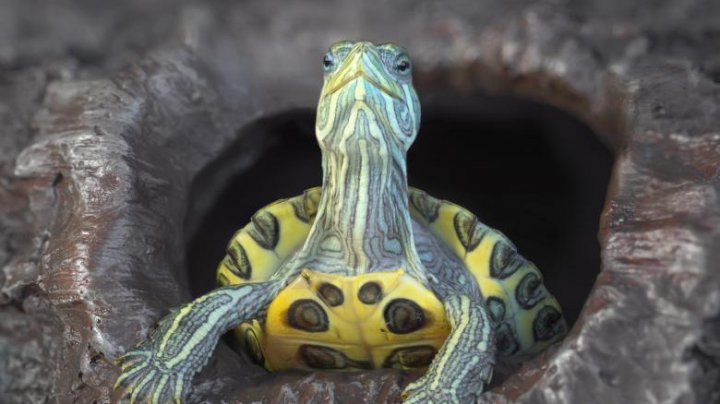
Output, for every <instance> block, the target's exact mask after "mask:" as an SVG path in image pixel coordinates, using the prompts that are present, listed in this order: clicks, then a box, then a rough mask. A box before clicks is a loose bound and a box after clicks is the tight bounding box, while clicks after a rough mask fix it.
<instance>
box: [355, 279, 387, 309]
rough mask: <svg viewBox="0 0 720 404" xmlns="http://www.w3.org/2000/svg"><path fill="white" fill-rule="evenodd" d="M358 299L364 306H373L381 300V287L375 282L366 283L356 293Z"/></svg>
mask: <svg viewBox="0 0 720 404" xmlns="http://www.w3.org/2000/svg"><path fill="white" fill-rule="evenodd" d="M358 299H360V301H361V302H363V303H365V304H375V303H377V302H379V301H380V299H382V286H380V285H379V284H378V283H377V282H368V283H366V284H364V285H362V287H360V290H359V291H358Z"/></svg>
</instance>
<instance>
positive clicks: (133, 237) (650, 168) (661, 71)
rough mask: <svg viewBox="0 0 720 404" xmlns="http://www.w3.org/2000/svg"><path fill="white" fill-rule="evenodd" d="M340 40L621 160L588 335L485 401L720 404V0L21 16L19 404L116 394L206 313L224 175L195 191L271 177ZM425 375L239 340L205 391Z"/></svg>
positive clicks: (14, 273)
mask: <svg viewBox="0 0 720 404" xmlns="http://www.w3.org/2000/svg"><path fill="white" fill-rule="evenodd" d="M178 4H180V5H178ZM342 38H365V39H370V40H377V41H381V42H382V41H387V40H392V41H394V42H397V43H401V44H403V45H404V46H406V47H407V48H408V49H410V50H411V52H412V55H413V59H414V62H415V66H416V70H417V71H418V75H417V79H416V83H417V87H418V88H419V91H420V92H422V91H436V90H438V89H440V90H443V91H452V92H454V93H463V92H473V91H478V90H483V91H487V92H491V93H502V94H511V95H517V96H522V97H529V98H532V99H535V100H538V101H541V102H544V103H549V104H551V105H555V106H558V107H560V108H563V109H566V110H568V111H571V112H572V113H574V114H576V115H577V116H579V117H581V118H582V119H583V120H584V121H585V122H586V123H587V124H588V125H590V126H591V127H592V128H593V129H594V130H595V131H596V132H597V133H598V136H600V138H601V139H602V141H603V142H605V143H606V144H608V145H610V146H611V147H612V148H613V149H614V150H615V155H616V162H615V167H614V173H613V178H612V181H611V183H610V184H609V190H608V195H607V199H606V205H605V210H604V213H603V215H602V217H601V218H600V219H599V220H600V227H601V233H600V243H601V248H602V259H603V264H602V272H601V274H600V276H599V277H598V279H597V281H596V283H595V286H594V288H593V290H592V292H591V294H590V296H589V298H588V300H587V303H586V305H585V307H584V309H583V311H582V313H581V315H580V317H579V319H578V321H577V322H576V323H575V325H574V327H573V329H572V331H571V333H570V335H569V336H568V338H566V340H565V341H564V342H563V343H562V344H560V345H559V346H557V347H554V348H553V349H552V350H550V351H548V352H546V353H545V354H543V355H541V356H540V357H538V358H535V359H534V360H532V361H530V362H528V363H526V364H524V365H523V366H522V368H520V369H519V370H518V371H517V372H514V373H512V374H510V375H505V376H504V377H502V378H499V379H498V380H497V381H496V383H495V384H494V386H493V387H492V389H491V391H490V392H489V393H487V394H485V395H484V396H483V400H484V401H487V402H507V401H512V402H532V403H535V402H539V403H543V402H548V403H550V402H558V401H562V402H588V403H591V402H627V403H635V402H690V403H692V402H697V403H704V402H717V401H720V370H719V369H718V362H719V361H720V320H719V318H720V271H718V268H717V265H718V264H717V262H720V256H718V254H720V253H719V252H720V204H719V203H718V191H719V190H720V179H719V178H718V173H719V172H720V171H719V169H720V157H719V156H720V129H718V128H720V111H719V109H720V84H719V83H720V59H718V57H717V55H716V54H717V49H720V5H718V4H717V2H715V1H711V0H705V1H702V0H681V1H661V2H649V1H648V2H643V3H642V4H638V3H637V2H628V1H619V0H611V1H603V2H591V1H585V2H583V1H581V2H573V3H572V4H569V5H563V4H556V3H553V4H545V3H541V2H530V1H517V2H496V1H485V2H477V1H461V0H459V1H454V2H446V3H442V4H434V3H430V2H427V3H417V2H404V1H394V2H390V3H383V5H382V9H379V8H370V7H368V6H366V5H364V4H363V3H360V2H353V1H342V2H339V3H337V5H336V6H335V7H325V6H324V5H321V4H319V3H318V4H315V3H302V4H294V3H290V4H286V3H285V2H283V5H282V6H280V5H278V4H276V3H275V2H270V1H251V2H243V3H242V4H236V2H230V1H227V2H223V1H217V2H212V3H210V4H206V5H197V4H189V3H188V4H184V3H179V2H170V1H161V0H156V1H130V2H117V4H116V5H113V6H112V7H109V8H108V7H106V6H104V5H103V6H100V5H95V2H92V1H78V2H70V1H59V2H51V3H47V4H45V3H42V4H39V3H34V2H33V3H32V4H31V3H30V2H25V1H22V0H6V1H4V2H1V3H0V68H1V69H2V70H0V269H1V270H0V292H1V293H0V317H1V318H2V321H0V401H2V402H8V403H14V402H18V403H20V402H38V401H43V400H49V401H51V402H62V403H65V402H93V401H95V400H97V401H98V402H106V401H109V400H111V397H112V391H111V387H112V384H113V382H114V378H115V377H116V376H117V368H116V367H115V366H114V365H113V363H112V359H114V358H115V357H117V356H118V355H119V354H120V353H121V352H124V351H125V350H127V349H128V348H130V347H132V346H133V345H134V344H136V343H137V342H139V341H140V340H141V339H143V338H144V337H145V336H146V335H147V333H148V331H149V330H150V329H151V327H152V326H153V324H154V323H155V322H156V321H157V319H159V318H160V317H161V316H162V315H164V314H165V313H167V311H168V310H169V308H171V307H175V306H178V305H179V304H180V303H181V302H184V301H187V300H189V299H190V295H189V292H188V287H187V281H186V271H185V262H184V253H183V251H184V249H185V242H186V238H187V236H188V234H189V233H192V230H193V229H194V228H195V227H196V226H197V224H198V223H197V221H198V220H200V219H198V212H203V210H204V209H205V208H206V207H207V205H208V204H210V203H211V200H212V198H213V196H214V195H217V192H218V188H219V187H220V186H221V184H222V183H223V181H224V180H223V179H222V178H215V179H213V181H209V182H204V183H203V184H196V185H195V187H194V188H192V189H193V190H195V191H196V192H197V193H200V194H202V195H201V196H199V197H195V198H194V199H193V201H192V205H190V195H189V193H190V190H191V184H192V183H193V181H194V180H195V179H197V178H198V176H199V175H201V170H202V169H203V168H205V167H207V166H208V165H209V164H211V163H212V162H213V161H214V160H215V159H216V158H217V157H218V156H220V155H221V153H222V152H223V151H224V150H226V149H227V148H228V147H230V145H231V144H234V145H241V147H237V148H234V149H232V150H233V152H234V153H235V154H234V160H233V161H234V170H235V171H236V172H238V171H242V170H243V169H245V168H247V167H249V166H251V165H252V164H253V163H254V162H255V161H256V160H257V158H258V156H260V155H262V153H263V152H264V151H265V150H267V148H268V147H269V146H270V145H271V144H272V142H273V141H275V139H274V138H272V137H257V136H255V137H253V136H252V131H251V130H249V129H248V128H252V127H253V126H252V125H254V124H255V123H256V122H258V120H262V119H266V118H271V117H274V116H277V115H278V114H280V113H284V112H287V111H292V110H295V109H298V108H314V105H315V103H316V97H317V94H318V92H319V88H320V78H321V76H320V68H319V66H320V63H319V60H320V59H319V58H320V55H322V54H323V52H324V50H325V48H326V47H327V45H329V43H330V42H332V41H334V40H337V39H342ZM318 164H319V162H318ZM228 175H229V174H228ZM428 191H432V190H428ZM268 202H270V201H268ZM188 212H189V213H188ZM186 218H187V222H186ZM567 287H572V285H567ZM410 378H411V377H410V376H409V375H405V374H403V373H402V372H396V371H384V372H377V373H358V374H338V373H317V374H299V373H282V374H276V375H269V374H267V373H265V372H264V371H262V370H261V369H259V368H257V367H255V366H253V365H250V364H249V363H248V362H247V361H246V360H245V359H244V358H243V357H242V356H240V355H236V354H235V353H233V352H231V351H230V350H229V349H228V348H227V347H226V346H224V345H221V347H220V348H219V350H218V352H216V354H215V355H214V357H213V359H212V361H211V363H210V365H209V366H208V368H207V369H206V370H205V371H204V372H203V373H201V375H200V377H199V378H198V379H197V380H196V382H195V385H194V386H195V387H194V392H193V395H192V396H191V398H190V401H200V400H208V401H210V402H218V401H220V400H221V399H224V400H230V401H237V402H250V401H253V400H265V401H268V402H286V401H289V402H293V401H295V402H306V401H316V402H333V401H337V402H344V401H345V402H357V401H362V400H365V401H368V402H377V401H384V400H385V401H393V400H397V399H398V395H399V392H400V390H401V387H402V386H404V385H406V384H407V383H408V381H409V380H410Z"/></svg>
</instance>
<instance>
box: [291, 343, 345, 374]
mask: <svg viewBox="0 0 720 404" xmlns="http://www.w3.org/2000/svg"><path fill="white" fill-rule="evenodd" d="M299 352H300V357H302V359H303V361H304V362H305V364H306V365H308V366H309V367H311V368H313V369H345V368H346V367H347V366H348V363H347V357H346V356H345V354H343V353H342V352H339V351H337V350H335V349H332V348H328V347H324V346H320V345H303V346H301V347H300V351H299Z"/></svg>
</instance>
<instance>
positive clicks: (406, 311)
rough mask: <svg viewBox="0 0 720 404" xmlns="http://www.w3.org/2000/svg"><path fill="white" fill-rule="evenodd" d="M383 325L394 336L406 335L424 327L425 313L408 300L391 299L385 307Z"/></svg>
mask: <svg viewBox="0 0 720 404" xmlns="http://www.w3.org/2000/svg"><path fill="white" fill-rule="evenodd" d="M384 317H385V324H386V325H387V327H388V330H390V331H391V332H393V333H395V334H408V333H411V332H413V331H417V330H419V329H420V328H422V327H423V326H424V325H425V313H424V312H423V310H422V308H420V306H418V305H417V303H415V302H413V301H412V300H408V299H393V300H392V301H390V303H388V305H387V306H386V307H385V313H384Z"/></svg>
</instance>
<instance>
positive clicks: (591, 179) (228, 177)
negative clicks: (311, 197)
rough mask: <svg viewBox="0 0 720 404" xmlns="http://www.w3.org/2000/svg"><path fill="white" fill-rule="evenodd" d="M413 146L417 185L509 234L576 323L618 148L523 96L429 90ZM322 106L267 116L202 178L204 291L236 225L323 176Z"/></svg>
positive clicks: (200, 289) (195, 265)
mask: <svg viewBox="0 0 720 404" xmlns="http://www.w3.org/2000/svg"><path fill="white" fill-rule="evenodd" d="M421 101H422V105H423V118H422V125H421V126H422V129H421V131H420V134H419V135H418V138H417V140H416V142H415V144H414V145H413V147H412V148H411V149H410V152H409V155H408V177H409V183H410V185H411V186H415V187H418V188H422V189H424V190H425V191H427V192H428V193H429V194H431V195H433V196H435V197H438V198H442V199H447V200H450V201H453V202H455V203H457V204H459V205H462V206H464V207H465V208H467V209H469V210H471V211H472V212H474V213H475V214H476V215H477V216H478V218H479V219H480V220H481V221H483V222H485V223H486V224H488V225H490V226H492V227H495V228H496V229H498V230H500V231H502V232H503V233H505V234H506V235H507V236H508V237H509V238H510V239H511V240H512V241H513V242H514V243H515V244H516V245H517V247H518V249H519V251H520V253H521V254H523V256H525V257H526V258H528V259H529V260H531V261H533V262H535V263H536V264H537V265H538V267H539V268H540V270H541V271H542V272H543V275H544V277H545V282H546V285H547V287H548V288H549V290H550V291H551V292H552V293H553V294H554V295H555V296H556V297H557V298H558V300H559V301H560V304H561V305H562V307H563V310H564V312H565V316H566V318H567V320H568V321H569V323H570V324H572V323H573V322H574V321H575V319H576V318H577V316H578V314H579V312H580V310H581V309H582V306H583V304H584V302H585V299H586V297H587V296H588V295H589V292H590V289H591V287H592V285H593V283H594V281H595V278H596V276H597V274H598V273H599V270H600V250H599V245H598V242H597V232H598V221H599V217H600V213H601V210H602V206H603V203H604V199H605V191H606V187H607V184H608V181H609V176H610V170H611V165H612V155H611V153H610V152H609V151H608V149H607V148H606V147H605V146H604V145H603V144H602V143H600V141H599V140H598V138H597V137H596V136H595V135H594V134H593V133H592V131H590V130H589V129H588V128H587V127H586V126H585V125H583V124H582V123H581V122H579V121H578V120H576V119H575V118H573V117H572V116H570V115H569V114H567V113H565V112H563V111H561V110H558V109H556V108H553V107H550V106H547V105H543V104H539V103H535V102H530V101H525V100H520V99H514V98H503V97H488V96H472V97H471V96H464V97H449V96H445V97H443V96H432V95H430V96H426V97H424V98H423V99H422V100H421ZM313 130H314V111H295V112H291V113H287V114H284V115H281V116H276V117H273V118H271V119H267V120H264V121H261V122H258V123H257V124H255V125H252V126H251V127H248V128H246V129H244V130H243V132H242V133H241V134H240V136H239V140H238V141H237V142H236V144H235V145H233V146H232V147H231V148H230V149H228V150H227V151H226V152H225V153H224V154H223V156H222V157H221V158H219V159H218V160H217V161H216V162H215V163H213V164H212V165H211V166H210V167H208V168H207V169H206V170H205V171H204V172H203V173H202V174H201V175H200V176H199V177H198V179H197V180H196V182H195V183H194V184H193V190H194V192H193V198H194V200H193V203H192V204H191V210H190V214H189V216H188V222H187V223H188V235H189V237H190V238H189V240H188V244H187V245H188V247H187V264H188V269H189V272H188V281H189V285H190V289H191V292H192V294H193V295H194V296H199V295H201V294H203V293H206V292H207V291H209V290H211V289H212V288H214V287H215V269H216V267H217V264H218V262H220V260H221V259H222V258H223V256H224V254H225V246H226V245H227V243H228V241H229V240H230V238H231V237H232V235H233V233H234V232H235V231H236V230H238V229H239V228H241V227H243V226H245V224H246V223H247V222H248V221H249V219H250V217H251V216H252V215H253V213H254V212H255V211H256V210H257V209H259V208H261V207H262V206H264V205H266V204H268V203H270V202H273V201H275V200H277V199H280V198H284V197H289V196H293V195H297V194H300V193H302V191H303V190H304V189H306V188H310V187H313V186H317V185H320V182H321V176H322V171H321V166H320V151H319V149H318V147H317V144H316V141H315V137H314V133H313Z"/></svg>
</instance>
